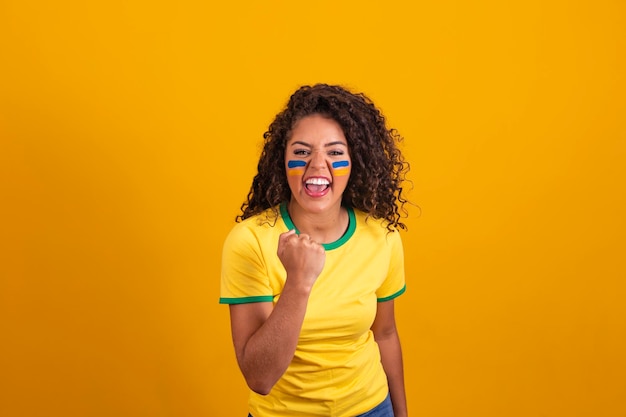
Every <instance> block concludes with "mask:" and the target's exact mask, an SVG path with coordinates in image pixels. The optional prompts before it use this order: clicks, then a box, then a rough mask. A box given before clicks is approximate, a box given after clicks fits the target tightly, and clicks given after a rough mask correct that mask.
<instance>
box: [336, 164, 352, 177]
mask: <svg viewBox="0 0 626 417" xmlns="http://www.w3.org/2000/svg"><path fill="white" fill-rule="evenodd" d="M332 167H333V175H334V176H335V177H340V176H343V175H348V174H350V162H348V161H336V162H333V164H332Z"/></svg>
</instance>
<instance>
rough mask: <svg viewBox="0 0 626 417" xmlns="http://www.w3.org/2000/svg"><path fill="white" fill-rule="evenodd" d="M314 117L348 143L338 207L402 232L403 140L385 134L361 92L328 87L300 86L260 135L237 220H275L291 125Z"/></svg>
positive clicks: (284, 193)
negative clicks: (267, 215) (336, 128)
mask: <svg viewBox="0 0 626 417" xmlns="http://www.w3.org/2000/svg"><path fill="white" fill-rule="evenodd" d="M313 114H320V115H322V116H324V117H329V118H332V119H333V120H335V121H336V122H337V123H339V125H340V126H341V128H342V129H343V132H344V135H345V137H346V139H347V141H348V148H349V151H350V156H351V159H352V169H351V172H350V179H349V181H348V186H347V188H346V190H345V191H344V194H343V197H342V200H343V201H342V203H343V204H344V205H346V206H351V207H353V208H356V209H359V210H361V211H363V212H365V213H367V214H368V215H369V216H371V217H373V218H376V219H385V220H386V221H387V228H388V229H389V230H390V231H391V230H395V229H406V225H405V224H404V223H402V222H401V218H403V217H406V215H407V212H406V210H405V209H404V204H406V203H408V201H407V200H406V199H405V198H404V195H403V190H402V183H403V182H404V181H405V180H406V173H407V172H408V171H409V163H408V162H406V161H405V160H404V157H403V156H402V153H401V152H400V150H399V149H398V147H397V144H398V142H400V141H402V137H401V136H400V135H399V134H398V133H397V131H396V130H395V129H387V126H386V124H385V118H384V116H383V115H382V113H381V112H380V110H378V108H376V106H375V105H374V104H373V103H372V101H371V100H370V99H369V98H368V97H367V96H365V95H364V94H363V93H356V94H355V93H352V92H350V91H348V90H347V89H346V88H344V87H341V86H336V85H328V84H316V85H313V86H302V87H300V88H299V89H298V90H297V91H296V92H295V93H294V94H293V95H292V96H291V97H290V99H289V102H288V103H287V106H286V108H285V109H284V110H283V111H281V112H280V113H279V114H278V115H276V118H275V119H274V121H273V122H272V123H271V124H270V126H269V130H268V131H267V132H265V133H264V134H263V137H264V146H263V151H262V153H261V157H260V159H259V163H258V173H257V175H256V176H255V177H254V180H253V181H252V187H251V188H250V192H249V193H248V197H247V200H246V201H245V202H244V203H243V204H242V206H241V211H242V214H241V215H240V216H237V218H236V221H242V220H244V219H247V218H248V217H251V216H254V215H256V214H259V213H262V212H264V211H265V210H267V209H272V211H273V213H274V216H275V217H276V216H277V215H278V208H277V206H278V205H279V204H280V203H281V202H286V201H289V200H290V198H291V190H290V189H289V185H288V183H287V175H286V172H285V163H284V161H285V147H286V145H287V142H288V140H289V137H290V135H291V129H292V128H293V126H294V124H295V123H296V122H297V121H298V120H300V119H302V118H304V117H307V116H310V115H313Z"/></svg>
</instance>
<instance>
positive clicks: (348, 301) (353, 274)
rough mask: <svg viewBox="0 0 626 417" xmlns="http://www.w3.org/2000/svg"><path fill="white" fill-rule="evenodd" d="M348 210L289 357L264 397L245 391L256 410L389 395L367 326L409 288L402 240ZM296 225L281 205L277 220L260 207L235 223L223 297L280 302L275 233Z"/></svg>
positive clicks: (346, 404)
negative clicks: (346, 222) (380, 305)
mask: <svg viewBox="0 0 626 417" xmlns="http://www.w3.org/2000/svg"><path fill="white" fill-rule="evenodd" d="M348 214H349V219H350V223H349V226H348V230H347V231H346V233H345V234H344V236H343V237H341V238H340V239H339V240H338V241H336V242H333V243H330V244H325V245H324V248H325V249H326V262H325V264H324V269H323V271H322V273H321V274H320V276H319V277H318V279H317V281H316V282H315V284H314V286H313V289H312V292H311V295H310V297H309V302H308V305H307V311H306V315H305V318H304V323H303V325H302V331H301V333H300V338H299V340H298V346H297V348H296V352H295V355H294V358H293V360H292V362H291V364H290V365H289V367H288V369H287V371H286V372H285V374H284V375H283V376H282V377H281V379H280V380H279V381H278V382H277V383H276V384H275V385H274V387H273V388H272V390H271V392H270V393H269V394H268V395H267V396H262V395H259V394H256V393H254V392H252V391H251V393H250V400H249V406H250V413H251V414H252V415H253V416H254V417H273V416H299V417H305V416H325V417H329V416H331V417H340V416H341V417H343V416H355V415H358V414H361V413H364V412H366V411H368V410H370V409H372V408H374V407H375V406H376V405H378V404H379V403H381V402H382V401H383V400H384V399H385V397H386V396H387V393H388V386H387V378H386V376H385V373H384V371H383V368H382V364H381V362H380V352H379V350H378V345H377V344H376V342H375V340H374V336H373V334H372V332H371V330H370V327H371V326H372V323H373V321H374V318H375V316H376V307H377V303H378V302H384V301H388V300H391V299H393V298H395V297H397V296H399V295H401V294H402V293H403V292H404V290H405V288H406V287H405V280H404V255H403V250H402V241H401V239H400V234H399V233H398V232H389V231H388V230H387V228H386V226H385V223H384V222H383V221H380V220H376V219H373V218H369V219H367V220H366V214H365V213H363V212H361V211H358V210H353V209H351V208H348ZM294 228H295V227H294V225H293V223H292V221H291V219H290V218H289V215H288V213H287V211H286V210H285V206H284V205H281V207H280V216H279V218H278V219H276V221H275V222H274V220H269V222H268V221H267V216H266V213H263V214H261V215H258V216H254V217H251V218H248V219H246V220H244V221H243V222H241V223H238V224H236V225H235V226H234V227H233V229H232V230H231V232H230V234H229V235H228V237H227V238H226V240H225V242H224V247H223V254H222V276H221V294H220V296H221V297H220V303H222V304H239V303H251V302H273V303H276V302H277V300H278V299H279V297H280V294H281V292H282V288H283V286H284V283H285V279H286V273H285V269H284V267H283V265H282V263H281V262H280V260H279V259H278V256H277V255H276V252H277V249H278V237H279V236H280V234H281V233H284V232H286V231H288V230H290V229H294Z"/></svg>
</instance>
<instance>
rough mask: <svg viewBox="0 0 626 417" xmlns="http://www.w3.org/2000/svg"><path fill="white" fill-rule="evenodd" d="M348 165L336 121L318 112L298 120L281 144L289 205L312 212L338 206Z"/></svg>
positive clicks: (347, 151)
mask: <svg viewBox="0 0 626 417" xmlns="http://www.w3.org/2000/svg"><path fill="white" fill-rule="evenodd" d="M351 167H352V161H351V159H350V152H349V148H348V141H347V140H346V137H345V136H344V134H343V130H342V129H341V126H339V123H337V122H336V121H335V120H333V119H330V118H328V117H324V116H322V115H319V114H313V115H310V116H307V117H304V118H302V119H300V120H298V121H297V122H296V124H295V125H294V127H293V129H292V131H291V138H290V139H289V140H288V141H287V145H286V148H285V170H286V171H287V182H288V184H289V188H290V189H291V204H290V206H291V207H293V206H294V204H295V205H296V207H297V208H299V209H303V210H304V211H307V212H309V213H312V214H313V213H325V212H328V211H329V210H339V209H340V207H341V197H342V195H343V192H344V190H345V189H346V186H347V185H348V179H349V178H350V170H351ZM294 208H295V207H294Z"/></svg>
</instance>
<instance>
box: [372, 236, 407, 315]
mask: <svg viewBox="0 0 626 417" xmlns="http://www.w3.org/2000/svg"><path fill="white" fill-rule="evenodd" d="M387 245H388V247H387V249H388V253H389V271H388V273H387V277H386V278H385V280H384V281H383V283H382V285H381V286H380V287H379V288H378V290H377V291H376V298H377V300H378V302H379V303H381V302H384V301H389V300H393V299H394V298H396V297H398V296H400V295H402V294H403V293H404V291H405V290H406V282H405V277H404V250H403V247H402V239H401V238H400V232H398V231H394V232H391V233H388V234H387Z"/></svg>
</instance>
